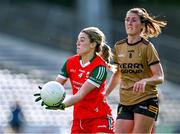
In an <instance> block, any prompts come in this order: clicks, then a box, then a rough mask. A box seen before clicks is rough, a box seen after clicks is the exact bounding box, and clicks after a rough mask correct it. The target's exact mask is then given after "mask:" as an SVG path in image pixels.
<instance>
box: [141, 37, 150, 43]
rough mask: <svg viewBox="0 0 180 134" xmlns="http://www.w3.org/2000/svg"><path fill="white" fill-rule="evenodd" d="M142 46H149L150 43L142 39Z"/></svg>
mask: <svg viewBox="0 0 180 134" xmlns="http://www.w3.org/2000/svg"><path fill="white" fill-rule="evenodd" d="M141 42H142V43H143V44H144V45H149V44H151V42H150V41H149V40H147V39H145V38H142V41H141Z"/></svg>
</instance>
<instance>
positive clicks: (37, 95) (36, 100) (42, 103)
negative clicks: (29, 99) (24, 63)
mask: <svg viewBox="0 0 180 134" xmlns="http://www.w3.org/2000/svg"><path fill="white" fill-rule="evenodd" d="M38 88H39V90H41V89H42V87H41V86H38ZM34 96H35V97H37V98H36V99H35V102H38V101H40V100H41V96H40V93H36V94H34ZM41 106H44V102H43V101H42V102H41Z"/></svg>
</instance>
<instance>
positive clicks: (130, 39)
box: [127, 36, 141, 44]
mask: <svg viewBox="0 0 180 134" xmlns="http://www.w3.org/2000/svg"><path fill="white" fill-rule="evenodd" d="M140 40H141V36H128V40H127V42H128V43H129V44H134V43H136V42H138V41H140Z"/></svg>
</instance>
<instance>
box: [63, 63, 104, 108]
mask: <svg viewBox="0 0 180 134" xmlns="http://www.w3.org/2000/svg"><path fill="white" fill-rule="evenodd" d="M106 77H107V70H106V67H104V66H99V67H97V68H95V69H94V70H93V72H92V73H91V75H90V77H89V78H88V79H87V80H86V81H85V83H84V84H83V85H82V87H81V88H80V89H79V91H78V92H77V93H76V94H75V95H73V96H71V97H70V98H68V99H66V100H65V101H64V102H63V103H64V104H65V106H66V107H70V106H72V105H74V104H76V103H78V102H79V101H80V100H82V99H83V98H84V97H85V96H86V95H87V94H88V93H90V92H91V91H92V90H93V89H95V88H97V87H100V85H101V83H102V82H103V81H104V79H106Z"/></svg>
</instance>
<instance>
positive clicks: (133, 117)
mask: <svg viewBox="0 0 180 134" xmlns="http://www.w3.org/2000/svg"><path fill="white" fill-rule="evenodd" d="M165 26H166V22H164V21H159V20H156V19H155V18H154V17H151V16H150V15H149V14H148V12H147V11H146V10H145V9H144V8H132V9H130V10H129V11H128V12H127V14H126V17H125V29H126V33H127V38H126V39H124V40H120V41H118V42H117V43H116V44H115V46H114V49H115V56H114V60H115V63H116V64H117V65H118V71H117V72H116V73H114V74H113V76H112V78H111V80H110V83H109V85H108V86H107V92H106V95H109V94H110V92H111V91H112V90H113V89H114V88H115V86H116V85H117V84H120V102H119V106H118V110H117V112H118V113H117V119H116V123H115V132H117V133H151V132H152V129H153V126H154V125H155V121H156V119H157V116H158V111H159V106H158V92H157V89H156V86H157V85H158V84H161V83H162V82H163V81H164V73H163V69H162V66H161V64H160V59H159V56H158V53H157V51H156V49H155V48H154V46H153V44H152V43H151V42H150V41H148V40H147V39H148V37H157V36H158V35H159V34H160V33H161V27H165Z"/></svg>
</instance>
